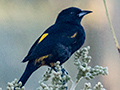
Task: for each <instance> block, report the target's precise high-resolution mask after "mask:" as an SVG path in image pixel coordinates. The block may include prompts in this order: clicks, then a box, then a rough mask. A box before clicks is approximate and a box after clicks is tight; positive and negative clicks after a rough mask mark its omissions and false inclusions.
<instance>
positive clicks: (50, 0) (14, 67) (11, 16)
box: [0, 0, 120, 90]
mask: <svg viewBox="0 0 120 90" xmlns="http://www.w3.org/2000/svg"><path fill="white" fill-rule="evenodd" d="M106 1H107V5H108V11H109V14H110V18H111V21H112V24H113V27H114V29H115V33H116V36H117V38H118V42H119V43H120V35H119V34H120V30H119V28H120V25H119V23H120V18H119V17H120V1H119V0H109V1H108V0H106ZM72 6H74V7H78V8H81V9H82V10H92V11H93V13H92V14H89V15H86V16H85V17H84V18H83V20H82V25H83V27H84V29H85V32H86V41H85V44H84V46H88V45H89V46H90V47H91V49H90V55H91V56H92V61H91V63H90V65H91V66H92V67H94V66H95V65H101V66H104V67H106V66H107V67H108V71H109V75H107V76H99V77H96V78H95V79H94V80H90V81H87V80H85V79H82V81H81V82H80V83H79V85H78V86H77V88H76V90H80V89H82V88H83V86H84V83H85V82H91V83H92V85H95V83H97V82H99V81H100V82H102V83H103V85H104V87H105V88H106V89H107V90H119V89H120V76H119V75H120V55H119V54H118V51H117V49H116V47H115V43H114V40H113V37H112V34H111V31H110V27H109V24H108V21H107V17H106V14H105V8H104V4H103V1H102V0H0V87H1V88H3V90H6V86H7V82H11V81H13V80H14V78H18V79H19V78H20V76H21V75H22V73H23V71H24V69H25V67H26V64H27V63H21V61H22V60H23V58H24V57H25V56H26V55H27V53H28V51H29V49H30V47H31V46H32V44H33V43H34V41H35V40H36V39H37V38H38V37H39V36H40V35H41V34H42V33H43V32H44V30H46V29H47V28H48V27H49V26H51V25H52V24H54V22H55V20H56V18H57V15H58V13H59V12H60V11H61V10H63V9H65V8H68V7H72ZM73 57H74V56H72V57H71V58H70V59H69V60H68V61H67V62H66V63H65V64H64V67H65V68H66V69H67V70H68V72H69V74H70V75H71V77H73V79H75V73H76V72H75V71H76V69H75V66H74V64H73V60H74V59H73ZM46 69H47V66H44V67H41V68H40V69H38V70H37V71H36V72H34V74H33V75H32V76H31V77H30V78H29V80H28V82H27V83H26V86H25V87H26V90H35V89H36V88H37V87H38V86H39V83H38V81H39V80H40V79H42V75H43V73H44V72H45V70H46Z"/></svg>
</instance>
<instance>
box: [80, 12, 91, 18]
mask: <svg viewBox="0 0 120 90" xmlns="http://www.w3.org/2000/svg"><path fill="white" fill-rule="evenodd" d="M88 13H92V11H81V12H80V13H79V14H78V15H79V17H82V16H84V15H86V14H88Z"/></svg>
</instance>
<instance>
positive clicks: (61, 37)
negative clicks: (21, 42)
mask: <svg viewBox="0 0 120 90" xmlns="http://www.w3.org/2000/svg"><path fill="white" fill-rule="evenodd" d="M91 12H92V11H83V10H81V9H79V8H76V7H70V8H67V9H64V10H62V11H61V12H60V13H59V15H58V17H57V19H56V22H55V23H54V24H53V25H52V26H50V27H49V28H48V29H47V30H45V32H44V33H43V34H42V35H41V36H40V37H39V38H38V39H37V40H36V42H35V43H34V44H33V46H32V47H31V49H30V51H29V52H28V55H27V56H26V57H25V58H24V60H23V61H22V62H28V64H27V67H26V69H25V71H24V73H23V75H22V76H21V78H20V80H19V81H18V82H20V81H21V82H22V86H24V84H25V83H26V81H27V80H28V78H29V77H30V75H31V74H32V73H33V72H34V71H35V70H37V69H38V68H39V67H41V66H43V65H47V66H50V67H52V68H53V69H54V70H55V66H54V63H55V62H56V61H59V62H60V65H61V64H63V63H64V62H65V61H67V60H68V59H69V58H70V56H71V55H72V54H73V53H74V52H75V51H76V50H78V49H79V48H80V47H81V46H82V45H83V43H84V41H85V32H84V29H83V27H82V26H81V23H80V22H81V20H82V18H83V16H84V15H86V14H88V13H91ZM22 86H21V87H22Z"/></svg>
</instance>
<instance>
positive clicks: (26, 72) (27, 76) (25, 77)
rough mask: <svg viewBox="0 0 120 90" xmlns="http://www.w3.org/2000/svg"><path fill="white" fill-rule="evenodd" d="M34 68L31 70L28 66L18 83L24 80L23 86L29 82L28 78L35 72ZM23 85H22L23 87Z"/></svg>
mask: <svg viewBox="0 0 120 90" xmlns="http://www.w3.org/2000/svg"><path fill="white" fill-rule="evenodd" d="M33 72H34V71H33V70H30V69H29V68H26V69H25V71H24V73H23V75H22V76H21V78H20V79H19V81H18V83H19V82H20V81H21V82H22V86H24V85H25V83H26V82H27V80H28V78H29V77H30V75H31V74H32V73H33ZM22 86H21V87H22Z"/></svg>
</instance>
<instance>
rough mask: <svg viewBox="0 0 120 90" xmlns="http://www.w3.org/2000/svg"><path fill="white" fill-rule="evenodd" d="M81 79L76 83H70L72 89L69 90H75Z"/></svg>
mask: <svg viewBox="0 0 120 90" xmlns="http://www.w3.org/2000/svg"><path fill="white" fill-rule="evenodd" d="M81 79H82V77H81V78H80V79H79V80H76V82H72V87H71V88H70V90H75V88H76V86H77V84H78V83H79V82H80V80H81Z"/></svg>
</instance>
